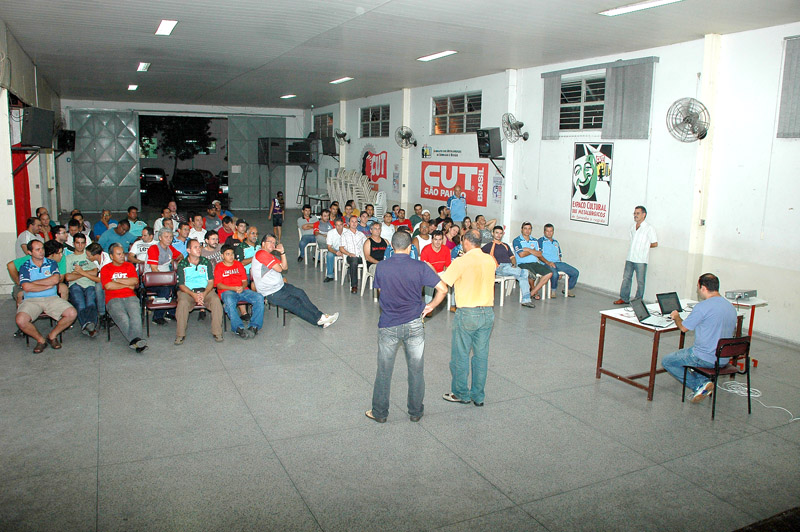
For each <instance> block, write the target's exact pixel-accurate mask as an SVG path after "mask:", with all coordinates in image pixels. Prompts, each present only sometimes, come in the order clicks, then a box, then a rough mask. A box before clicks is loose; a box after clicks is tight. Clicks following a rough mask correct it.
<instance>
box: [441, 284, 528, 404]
mask: <svg viewBox="0 0 800 532" xmlns="http://www.w3.org/2000/svg"><path fill="white" fill-rule="evenodd" d="M525 284H527V281H526V282H525ZM493 326H494V310H493V309H492V307H476V308H459V309H458V310H456V316H455V319H454V321H453V340H452V347H451V351H450V375H452V382H451V384H450V391H451V392H452V393H453V395H455V396H456V397H458V398H459V399H461V400H462V401H466V400H468V399H472V400H473V401H475V402H476V403H482V402H483V398H484V396H485V393H484V387H485V386H486V372H487V370H488V367H489V336H491V334H492V327H493ZM470 350H471V351H472V386H471V387H470V385H469V370H470V357H469V353H470Z"/></svg>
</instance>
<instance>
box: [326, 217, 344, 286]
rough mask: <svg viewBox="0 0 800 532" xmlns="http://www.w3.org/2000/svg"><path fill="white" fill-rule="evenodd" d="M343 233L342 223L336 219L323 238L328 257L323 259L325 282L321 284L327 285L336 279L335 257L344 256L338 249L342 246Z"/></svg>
mask: <svg viewBox="0 0 800 532" xmlns="http://www.w3.org/2000/svg"><path fill="white" fill-rule="evenodd" d="M343 232H344V222H343V221H342V220H341V218H339V219H337V220H336V222H335V223H334V224H333V229H332V230H330V231H328V234H327V236H326V237H325V246H326V247H327V248H328V255H327V256H326V258H325V262H326V263H327V264H326V268H325V280H324V281H322V282H323V283H329V282H331V281H333V280H334V278H335V277H336V272H334V268H336V257H343V256H344V254H343V253H342V251H341V250H340V249H339V248H340V247H341V245H342V233H343Z"/></svg>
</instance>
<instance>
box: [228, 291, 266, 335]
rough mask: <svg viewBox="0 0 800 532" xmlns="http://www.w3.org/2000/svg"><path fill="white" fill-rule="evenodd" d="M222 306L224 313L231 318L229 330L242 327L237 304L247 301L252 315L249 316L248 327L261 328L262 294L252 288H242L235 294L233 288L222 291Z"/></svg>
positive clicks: (262, 322) (262, 314)
mask: <svg viewBox="0 0 800 532" xmlns="http://www.w3.org/2000/svg"><path fill="white" fill-rule="evenodd" d="M221 299H222V306H223V307H224V308H225V314H227V315H228V318H230V320H231V330H232V331H236V330H238V329H239V327H244V322H242V317H241V316H240V315H239V309H238V308H237V305H238V304H239V303H247V304H250V305H252V306H253V315H252V317H251V318H250V327H255V328H256V329H261V328H262V327H263V326H264V296H262V295H261V294H259V293H258V292H253V291H252V290H242V293H241V294H237V293H236V292H235V291H233V290H225V291H224V292H222V297H221Z"/></svg>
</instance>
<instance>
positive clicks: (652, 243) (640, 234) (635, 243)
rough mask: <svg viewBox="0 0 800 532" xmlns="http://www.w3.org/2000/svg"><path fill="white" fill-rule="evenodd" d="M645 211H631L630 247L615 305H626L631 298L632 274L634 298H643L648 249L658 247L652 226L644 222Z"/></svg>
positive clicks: (639, 209)
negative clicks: (634, 287)
mask: <svg viewBox="0 0 800 532" xmlns="http://www.w3.org/2000/svg"><path fill="white" fill-rule="evenodd" d="M645 218H647V209H645V208H644V207H643V206H642V205H639V206H637V207H636V208H635V209H633V221H634V223H633V225H631V231H630V232H631V247H630V249H629V250H628V258H627V259H626V260H625V272H624V273H623V274H622V286H620V289H619V299H617V300H616V301H614V304H615V305H627V304H628V301H630V297H631V283H632V282H633V272H636V297H635V298H634V299H642V297H643V296H644V279H645V276H646V275H647V261H648V259H649V258H650V248H655V247H658V237H657V236H656V230H655V229H654V228H653V226H652V225H650V224H649V223H647V222H646V221H645Z"/></svg>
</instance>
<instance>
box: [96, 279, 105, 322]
mask: <svg viewBox="0 0 800 532" xmlns="http://www.w3.org/2000/svg"><path fill="white" fill-rule="evenodd" d="M94 295H95V297H96V298H97V299H96V301H95V304H96V306H97V315H98V316H102V315H103V314H105V313H106V291H105V290H103V285H102V284H100V283H95V284H94Z"/></svg>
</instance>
